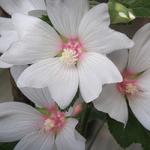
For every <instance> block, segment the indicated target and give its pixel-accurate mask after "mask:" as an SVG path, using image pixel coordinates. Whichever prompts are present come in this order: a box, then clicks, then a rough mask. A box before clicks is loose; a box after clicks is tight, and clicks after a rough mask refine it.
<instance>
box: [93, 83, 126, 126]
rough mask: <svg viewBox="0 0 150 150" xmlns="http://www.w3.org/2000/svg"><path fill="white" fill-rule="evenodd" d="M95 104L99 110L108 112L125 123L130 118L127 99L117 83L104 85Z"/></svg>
mask: <svg viewBox="0 0 150 150" xmlns="http://www.w3.org/2000/svg"><path fill="white" fill-rule="evenodd" d="M93 103H94V106H95V108H96V109H98V110H99V111H102V112H105V113H108V114H109V116H110V117H111V118H113V119H115V120H117V121H120V122H122V123H124V124H126V123H127V120H128V110H127V103H126V99H125V98H124V96H123V95H121V94H120V93H119V92H118V91H117V88H116V85H115V84H113V85H106V86H104V88H103V90H102V93H101V95H100V97H99V98H98V99H97V100H95V101H93Z"/></svg>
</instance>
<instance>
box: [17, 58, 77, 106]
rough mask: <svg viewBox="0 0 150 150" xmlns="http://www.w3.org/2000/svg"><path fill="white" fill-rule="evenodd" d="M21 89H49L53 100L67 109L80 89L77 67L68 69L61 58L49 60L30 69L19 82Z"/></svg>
mask: <svg viewBox="0 0 150 150" xmlns="http://www.w3.org/2000/svg"><path fill="white" fill-rule="evenodd" d="M18 86H20V87H25V86H28V87H36V88H43V87H48V88H49V90H50V93H51V95H52V98H53V99H54V100H55V101H56V102H57V103H58V105H59V106H60V107H61V108H65V107H67V106H68V105H69V104H70V103H71V101H72V99H73V97H74V96H75V94H76V92H77V88H78V72H77V69H76V67H75V66H73V67H67V66H65V65H64V64H62V63H61V62H60V60H59V58H49V59H47V60H43V61H40V62H39V63H36V64H34V65H32V66H31V67H28V68H27V69H26V70H25V71H24V72H23V73H22V75H21V76H20V78H19V80H18Z"/></svg>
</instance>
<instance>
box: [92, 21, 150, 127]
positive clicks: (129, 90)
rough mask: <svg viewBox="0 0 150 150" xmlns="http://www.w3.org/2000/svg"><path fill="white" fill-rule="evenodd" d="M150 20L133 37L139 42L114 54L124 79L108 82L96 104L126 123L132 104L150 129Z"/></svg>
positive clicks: (133, 110)
mask: <svg viewBox="0 0 150 150" xmlns="http://www.w3.org/2000/svg"><path fill="white" fill-rule="evenodd" d="M149 37H150V24H147V25H145V26H144V27H142V28H141V29H140V30H139V31H137V33H136V34H135V35H134V37H133V41H134V42H135V46H134V47H133V48H132V49H131V50H129V53H128V51H119V52H114V53H112V54H111V55H110V57H111V58H112V60H113V61H114V62H115V64H116V65H117V66H118V68H119V70H120V72H121V73H122V77H123V81H122V82H121V83H117V84H111V85H106V86H104V88H103V91H102V94H101V96H100V98H99V99H97V100H95V101H94V105H95V107H96V108H97V109H98V110H100V111H103V112H106V113H108V114H109V115H110V117H112V118H113V119H116V120H117V121H120V122H123V123H124V124H126V122H127V120H128V110H127V103H126V99H127V100H128V103H129V106H130V108H131V110H132V112H133V113H134V115H135V116H136V118H137V119H138V120H139V121H140V123H141V124H142V125H143V126H144V127H145V128H146V129H148V130H150V38H149Z"/></svg>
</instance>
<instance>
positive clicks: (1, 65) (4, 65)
mask: <svg viewBox="0 0 150 150" xmlns="http://www.w3.org/2000/svg"><path fill="white" fill-rule="evenodd" d="M12 66H13V65H11V64H7V63H5V62H3V61H1V60H0V68H10V67H12Z"/></svg>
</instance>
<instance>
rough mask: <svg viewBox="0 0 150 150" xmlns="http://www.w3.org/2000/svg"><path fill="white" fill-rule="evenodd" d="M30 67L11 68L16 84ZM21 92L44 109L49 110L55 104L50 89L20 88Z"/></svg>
mask: <svg viewBox="0 0 150 150" xmlns="http://www.w3.org/2000/svg"><path fill="white" fill-rule="evenodd" d="M27 67H28V66H27V65H26V66H13V67H12V68H11V75H12V76H13V78H14V80H15V82H17V80H18V78H19V76H20V75H21V73H22V72H23V71H24V70H25V69H26V68H27ZM20 90H21V92H22V93H23V94H24V95H25V96H26V97H28V99H30V100H31V101H32V102H34V103H35V104H36V105H37V106H41V107H44V108H49V107H51V106H52V105H53V104H54V101H53V100H52V97H51V95H50V92H49V91H48V88H40V89H38V88H29V87H26V88H20Z"/></svg>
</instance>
